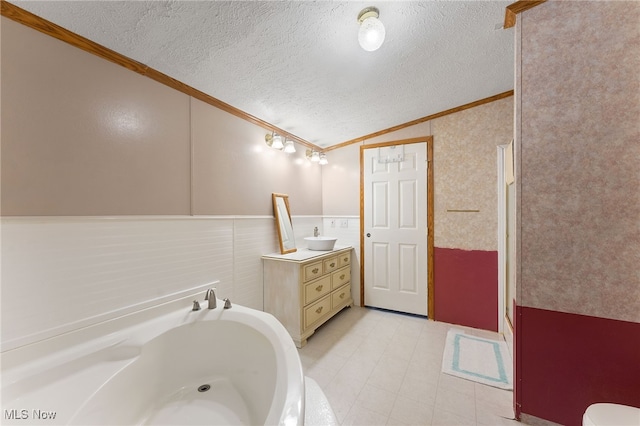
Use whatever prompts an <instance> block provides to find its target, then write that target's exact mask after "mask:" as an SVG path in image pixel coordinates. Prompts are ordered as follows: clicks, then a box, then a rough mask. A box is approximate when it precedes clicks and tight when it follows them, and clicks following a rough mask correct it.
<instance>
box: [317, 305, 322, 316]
mask: <svg viewBox="0 0 640 426" xmlns="http://www.w3.org/2000/svg"><path fill="white" fill-rule="evenodd" d="M322 308H323V306H320V307H319V308H318V309H316V314H319V313H320V312H322Z"/></svg>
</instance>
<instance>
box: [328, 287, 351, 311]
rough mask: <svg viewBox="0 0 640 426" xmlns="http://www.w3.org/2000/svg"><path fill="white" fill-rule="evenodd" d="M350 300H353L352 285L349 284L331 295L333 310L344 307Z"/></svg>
mask: <svg viewBox="0 0 640 426" xmlns="http://www.w3.org/2000/svg"><path fill="white" fill-rule="evenodd" d="M349 299H351V284H347V285H345V286H344V287H342V288H341V289H338V290H336V291H334V292H333V293H331V309H335V308H337V307H338V306H342V305H344V304H345V302H346V301H347V300H349Z"/></svg>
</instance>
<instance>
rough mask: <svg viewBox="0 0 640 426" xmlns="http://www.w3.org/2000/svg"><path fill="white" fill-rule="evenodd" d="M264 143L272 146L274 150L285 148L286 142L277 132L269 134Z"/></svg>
mask: <svg viewBox="0 0 640 426" xmlns="http://www.w3.org/2000/svg"><path fill="white" fill-rule="evenodd" d="M264 141H265V143H266V144H267V146H270V147H271V148H274V149H282V148H284V142H283V140H282V136H280V135H279V134H277V133H275V132H273V133H267V134H266V135H265V136H264Z"/></svg>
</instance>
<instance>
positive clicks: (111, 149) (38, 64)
mask: <svg viewBox="0 0 640 426" xmlns="http://www.w3.org/2000/svg"><path fill="white" fill-rule="evenodd" d="M1 31H2V106H3V108H2V199H1V202H2V214H3V215H5V216H60V215H64V216H99V215H190V214H191V215H268V216H271V215H272V210H273V208H272V203H271V193H272V192H281V193H288V194H289V196H290V201H291V209H292V214H293V215H319V214H321V213H322V189H321V187H322V180H321V173H322V172H321V167H320V166H318V165H311V164H309V162H308V161H306V159H305V158H304V147H302V146H300V145H297V148H298V152H297V153H295V154H292V155H287V154H286V153H284V152H281V151H276V150H273V149H270V148H268V147H267V145H266V144H265V143H264V136H265V134H266V133H267V130H265V129H262V128H260V127H259V126H256V125H254V124H252V123H249V122H248V121H245V120H242V119H240V118H238V117H236V116H233V115H231V114H228V113H226V112H224V111H222V110H219V109H217V108H215V107H213V106H211V105H208V104H205V103H204V102H200V101H197V100H194V99H191V98H190V97H189V96H187V95H185V94H184V93H181V92H178V91H176V90H173V89H171V88H169V87H167V86H164V85H162V84H160V83H158V82H156V81H154V80H151V79H149V78H146V77H144V76H141V75H139V74H137V73H135V72H132V71H130V70H128V69H126V68H124V67H121V66H119V65H116V64H114V63H111V62H109V61H107V60H105V59H102V58H99V57H97V56H94V55H92V54H90V53H87V52H85V51H83V50H80V49H78V48H75V47H73V46H71V45H69V44H66V43H64V42H62V41H60V40H57V39H54V38H52V37H49V36H47V35H45V34H42V33H40V32H38V31H36V30H33V29H31V28H28V27H26V26H23V25H21V24H19V23H16V22H14V21H12V20H10V19H7V18H5V17H2V26H1ZM25 46H29V47H28V48H25Z"/></svg>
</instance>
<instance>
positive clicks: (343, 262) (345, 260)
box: [338, 251, 351, 268]
mask: <svg viewBox="0 0 640 426" xmlns="http://www.w3.org/2000/svg"><path fill="white" fill-rule="evenodd" d="M349 264H351V252H350V251H348V252H346V253H342V254H341V255H340V256H338V268H342V267H343V266H347V265H349Z"/></svg>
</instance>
